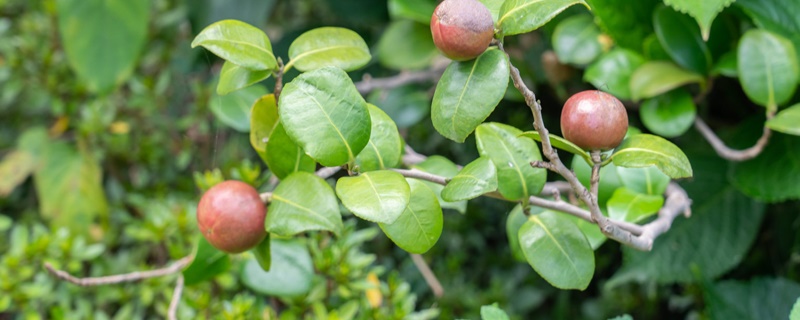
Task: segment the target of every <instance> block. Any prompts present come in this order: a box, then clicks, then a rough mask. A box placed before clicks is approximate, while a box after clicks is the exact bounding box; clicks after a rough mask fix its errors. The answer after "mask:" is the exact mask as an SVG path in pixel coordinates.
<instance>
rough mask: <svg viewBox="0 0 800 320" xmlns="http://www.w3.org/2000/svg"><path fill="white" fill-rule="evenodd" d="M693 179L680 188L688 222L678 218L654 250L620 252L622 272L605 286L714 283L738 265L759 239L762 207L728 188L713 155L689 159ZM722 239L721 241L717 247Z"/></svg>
mask: <svg viewBox="0 0 800 320" xmlns="http://www.w3.org/2000/svg"><path fill="white" fill-rule="evenodd" d="M692 166H693V167H695V168H697V176H696V177H695V178H694V179H692V180H690V181H686V182H684V183H682V186H683V187H684V189H685V190H686V192H687V193H688V195H689V198H690V199H692V200H693V201H694V202H693V203H692V217H691V218H689V219H685V218H681V217H678V218H677V219H675V221H674V222H673V224H672V227H671V228H670V230H669V232H666V233H664V234H662V235H660V236H659V237H658V238H657V239H656V240H655V242H654V243H653V250H652V251H650V252H642V251H638V250H635V249H632V248H623V253H624V258H623V265H622V268H620V269H619V271H617V273H616V274H615V275H614V276H613V277H612V279H611V280H609V283H608V284H607V285H608V286H609V287H614V286H616V285H619V284H621V283H624V282H628V281H631V280H636V281H655V282H657V283H674V282H679V283H689V282H694V281H697V280H698V279H714V278H716V277H718V276H720V275H722V274H724V273H726V272H727V271H728V270H731V269H732V268H734V267H736V266H737V265H739V263H740V261H742V259H743V258H744V257H745V256H746V254H747V252H748V250H749V249H750V245H751V244H752V243H753V240H755V237H756V235H757V234H758V230H759V226H760V224H761V219H762V217H763V215H764V207H765V206H764V205H763V204H761V203H759V202H757V201H754V200H752V199H750V198H748V197H745V196H744V195H742V194H741V193H739V192H738V191H736V189H734V188H733V186H731V184H730V183H729V182H728V180H727V177H726V174H727V172H728V164H727V162H726V161H724V160H722V159H720V158H719V157H718V156H717V155H713V156H707V157H703V156H700V155H693V156H692ZM720 239H725V241H720Z"/></svg>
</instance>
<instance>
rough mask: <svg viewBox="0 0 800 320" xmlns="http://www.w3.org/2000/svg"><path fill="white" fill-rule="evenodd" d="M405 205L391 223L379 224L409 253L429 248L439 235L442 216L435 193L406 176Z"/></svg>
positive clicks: (424, 250)
mask: <svg viewBox="0 0 800 320" xmlns="http://www.w3.org/2000/svg"><path fill="white" fill-rule="evenodd" d="M407 182H408V185H409V186H410V188H411V189H410V190H411V195H410V197H409V201H408V206H407V207H406V208H405V210H403V213H402V214H401V215H400V217H398V218H397V220H395V222H394V223H392V224H386V223H380V224H378V225H379V226H380V227H381V230H383V233H385V234H386V236H387V237H389V239H391V240H392V242H394V243H395V244H396V245H397V246H398V247H400V248H402V249H403V250H405V251H408V252H410V253H417V254H423V253H425V252H428V250H430V249H431V248H433V246H434V245H435V244H436V241H438V240H439V237H440V236H441V235H442V225H443V223H444V217H443V216H442V208H441V207H440V206H439V201H438V200H437V199H436V194H434V193H433V191H431V189H430V188H428V187H427V186H426V185H425V183H423V182H422V181H420V180H415V179H407Z"/></svg>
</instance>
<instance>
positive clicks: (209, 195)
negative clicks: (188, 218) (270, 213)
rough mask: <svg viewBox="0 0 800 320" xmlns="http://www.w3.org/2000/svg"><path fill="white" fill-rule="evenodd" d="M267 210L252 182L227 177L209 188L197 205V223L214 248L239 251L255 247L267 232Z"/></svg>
mask: <svg viewBox="0 0 800 320" xmlns="http://www.w3.org/2000/svg"><path fill="white" fill-rule="evenodd" d="M266 216H267V209H266V207H265V206H264V202H262V201H261V197H259V195H258V191H256V189H255V188H253V187H251V186H250V185H248V184H246V183H244V182H241V181H234V180H228V181H224V182H222V183H219V184H217V185H215V186H213V187H212V188H211V189H208V191H206V193H204V194H203V197H201V198H200V203H198V204H197V224H198V226H199V227H200V232H201V233H202V234H203V237H205V238H206V240H208V242H209V243H211V245H212V246H214V247H215V248H217V249H219V250H222V251H225V252H228V253H240V252H244V251H246V250H248V249H250V248H253V247H255V246H256V245H257V244H258V243H259V242H261V240H263V239H264V237H265V236H266V235H267V232H266V231H265V230H264V219H265V218H266Z"/></svg>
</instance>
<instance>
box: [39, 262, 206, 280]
mask: <svg viewBox="0 0 800 320" xmlns="http://www.w3.org/2000/svg"><path fill="white" fill-rule="evenodd" d="M192 259H193V257H192V256H186V257H183V258H181V259H180V260H178V261H175V262H174V263H173V264H171V265H170V266H168V267H165V268H161V269H155V270H150V271H134V272H131V273H125V274H118V275H113V276H104V277H86V278H78V277H75V276H73V275H71V274H69V273H67V272H66V271H63V270H58V269H56V268H54V267H53V265H51V264H50V263H48V262H45V263H44V268H45V269H47V271H48V272H50V274H52V275H54V276H56V278H59V279H61V280H64V281H67V282H69V283H73V284H76V285H79V286H81V287H90V286H102V285H108V284H117V283H122V282H132V281H138V280H142V279H149V278H156V277H162V276H166V275H170V274H173V273H178V272H180V271H181V270H182V269H183V268H184V267H185V266H187V265H189V263H191V262H192Z"/></svg>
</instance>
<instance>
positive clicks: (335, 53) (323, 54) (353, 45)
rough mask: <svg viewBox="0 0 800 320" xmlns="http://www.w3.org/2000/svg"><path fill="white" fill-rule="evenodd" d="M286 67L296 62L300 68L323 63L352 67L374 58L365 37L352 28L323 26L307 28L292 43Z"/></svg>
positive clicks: (303, 69)
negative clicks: (307, 29)
mask: <svg viewBox="0 0 800 320" xmlns="http://www.w3.org/2000/svg"><path fill="white" fill-rule="evenodd" d="M289 58H290V60H289V62H287V63H286V70H288V69H289V68H291V66H294V67H295V68H297V70H300V71H311V70H314V69H319V68H322V67H338V68H340V69H343V70H345V71H353V70H356V69H358V68H361V67H363V66H364V65H366V64H367V62H369V60H370V59H372V56H371V55H370V53H369V48H368V47H367V43H366V42H364V39H362V38H361V36H360V35H358V33H355V32H354V31H352V30H349V29H345V28H338V27H321V28H316V29H312V30H309V31H306V32H305V33H303V34H301V35H300V36H299V37H297V39H294V41H293V42H292V45H291V46H289Z"/></svg>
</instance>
